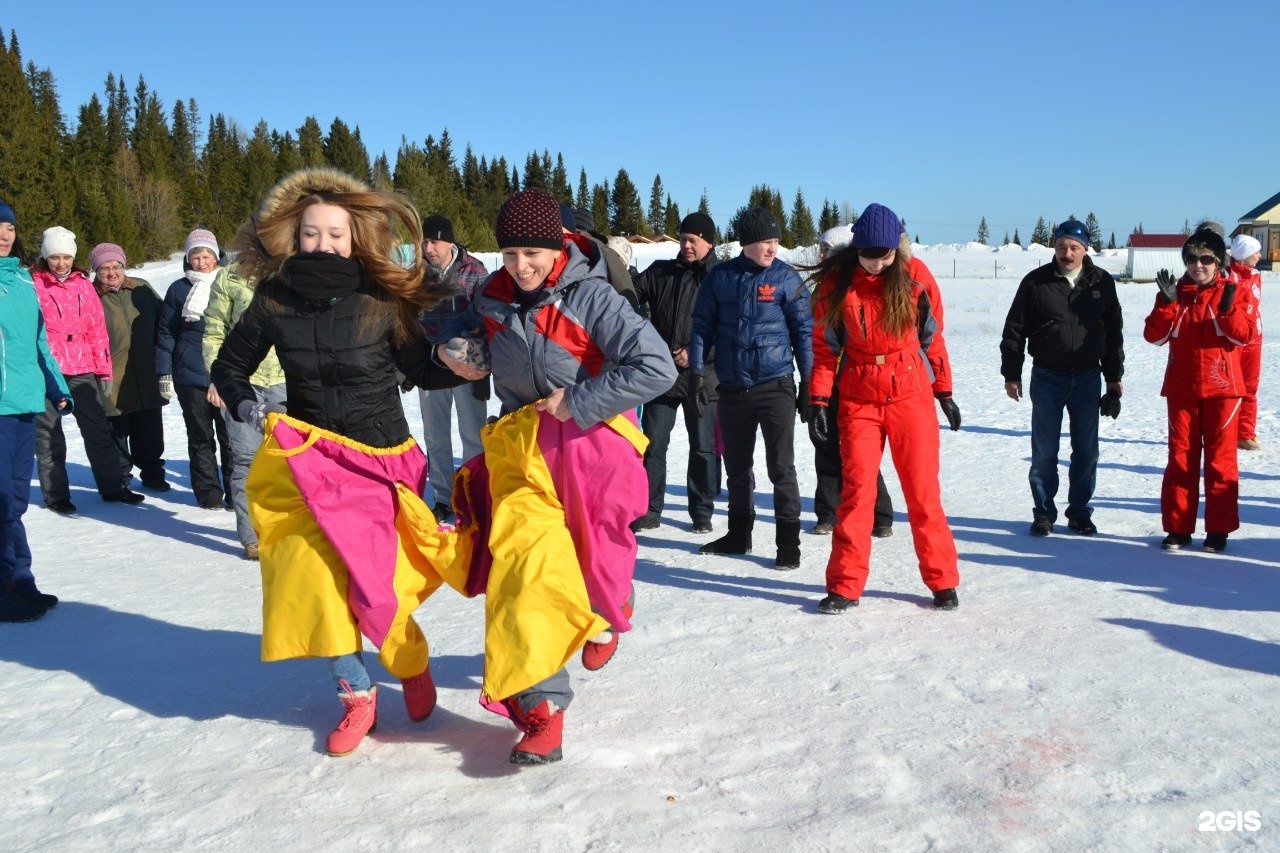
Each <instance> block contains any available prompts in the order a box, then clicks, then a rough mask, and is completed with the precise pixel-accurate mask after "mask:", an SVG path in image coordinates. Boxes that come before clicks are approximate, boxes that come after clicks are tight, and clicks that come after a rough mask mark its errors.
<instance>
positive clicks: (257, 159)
mask: <svg viewBox="0 0 1280 853" xmlns="http://www.w3.org/2000/svg"><path fill="white" fill-rule="evenodd" d="M275 182H276V152H275V148H274V146H272V144H271V128H270V126H268V125H267V123H266V122H265V121H259V122H258V123H257V124H256V125H254V127H253V135H252V136H250V137H249V141H248V142H247V143H246V144H245V148H244V192H243V194H242V196H241V198H242V203H241V205H240V208H239V210H237V211H235V212H236V213H238V214H239V216H237V217H236V219H238V220H240V219H244V218H248V215H249V213H250V211H252V210H253V209H254V208H256V207H257V206H258V205H259V204H260V203H261V202H262V200H263V198H265V197H266V195H267V191H268V190H270V189H271V187H272V186H273V185H274V184H275ZM237 227H238V226H237Z"/></svg>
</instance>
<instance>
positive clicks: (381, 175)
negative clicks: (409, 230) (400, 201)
mask: <svg viewBox="0 0 1280 853" xmlns="http://www.w3.org/2000/svg"><path fill="white" fill-rule="evenodd" d="M251 144H252V141H251ZM373 188H374V189H377V190H389V189H392V186H391V164H390V163H389V162H388V161H387V154H386V152H385V151H379V152H378V156H377V157H374V158H373Z"/></svg>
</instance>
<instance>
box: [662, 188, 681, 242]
mask: <svg viewBox="0 0 1280 853" xmlns="http://www.w3.org/2000/svg"><path fill="white" fill-rule="evenodd" d="M661 231H662V233H663V234H666V235H667V236H668V237H673V238H677V239H678V235H679V234H680V205H678V204H676V203H675V202H674V201H672V200H671V193H667V211H666V217H665V219H664V220H663V223H662V229H661Z"/></svg>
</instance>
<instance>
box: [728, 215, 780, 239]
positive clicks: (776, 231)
mask: <svg viewBox="0 0 1280 853" xmlns="http://www.w3.org/2000/svg"><path fill="white" fill-rule="evenodd" d="M781 239H782V227H781V226H779V225H778V220H777V219H776V218H775V217H774V215H773V214H772V213H770V212H769V211H768V210H767V209H765V208H763V207H753V208H751V209H750V210H748V211H747V212H746V213H744V214H742V218H741V219H739V220H738V242H739V243H741V244H742V245H744V246H750V245H751V244H752V243H759V242H761V241H763V240H781Z"/></svg>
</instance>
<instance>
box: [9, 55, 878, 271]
mask: <svg viewBox="0 0 1280 853" xmlns="http://www.w3.org/2000/svg"><path fill="white" fill-rule="evenodd" d="M0 32H2V30H0ZM203 125H204V122H203V120H202V118H201V115H200V109H199V106H198V105H197V103H196V99H195V98H189V99H188V100H186V101H182V100H179V101H176V102H175V103H174V104H173V107H172V109H170V110H167V111H166V109H165V107H164V104H163V102H162V101H161V100H160V97H159V95H158V94H157V93H156V92H154V91H152V90H151V89H150V88H149V87H148V86H147V83H146V80H145V79H144V78H143V77H142V76H141V75H139V77H138V81H137V84H136V85H135V86H134V87H133V93H132V95H131V94H130V92H129V88H128V86H127V85H126V84H125V81H124V79H123V78H117V77H116V76H115V74H114V73H108V74H107V76H106V82H105V85H104V88H103V97H102V98H101V99H100V98H99V97H98V96H97V95H96V94H95V95H93V96H91V97H90V99H89V102H88V103H86V104H82V105H81V106H80V107H79V109H78V110H77V111H76V121H75V129H74V130H70V129H68V126H67V121H66V119H65V118H64V115H63V112H62V109H61V107H60V106H59V103H58V92H57V87H56V85H55V83H54V76H53V73H52V72H51V71H50V70H49V69H47V68H43V69H42V68H37V67H36V65H35V63H33V62H27V63H26V64H25V66H24V64H23V60H22V55H21V51H20V50H19V47H18V36H17V33H16V32H14V31H10V34H9V40H8V44H7V46H6V45H5V44H4V39H3V38H2V37H0V199H3V200H5V201H7V202H9V203H10V204H11V205H13V207H14V209H15V210H16V211H17V213H18V220H19V227H20V236H21V237H22V238H23V240H24V242H25V243H26V245H27V247H28V248H29V249H30V248H34V247H38V246H39V236H40V233H41V231H43V230H44V229H45V228H47V227H49V226H52V225H62V226H65V227H67V228H70V229H71V230H72V231H74V232H75V233H76V234H77V235H78V237H79V244H78V245H79V247H80V250H81V260H83V259H84V258H87V256H88V249H89V248H90V247H92V246H93V245H94V244H96V243H99V242H104V241H105V242H112V243H118V244H120V246H122V247H123V248H124V250H125V252H126V253H127V254H128V256H129V259H130V261H131V263H140V262H142V261H144V260H150V259H155V258H161V257H166V256H168V255H169V253H171V252H172V251H173V250H174V249H175V248H177V247H180V246H181V245H182V241H183V237H184V235H185V234H186V233H187V232H188V231H189V230H191V229H192V228H197V227H200V228H208V229H209V230H211V231H213V232H214V234H216V235H217V236H218V238H219V240H221V241H223V242H224V243H225V242H229V241H230V239H231V237H232V235H233V234H234V233H235V231H236V229H237V228H238V227H239V226H240V225H241V224H242V223H243V222H244V221H245V220H246V219H247V218H248V217H249V215H250V214H251V213H252V211H253V210H254V208H255V207H256V206H257V204H258V203H259V202H260V201H261V200H262V197H263V196H264V195H265V193H266V191H267V190H268V189H270V188H271V186H272V185H273V184H274V183H275V182H276V181H277V180H278V179H279V178H280V177H281V176H283V175H285V174H287V173H289V172H291V171H293V170H294V169H298V168H300V167H303V166H316V165H328V166H334V167H337V168H339V169H342V170H344V171H346V172H350V173H351V174H352V175H355V176H356V177H359V178H361V179H363V180H365V181H367V182H369V183H371V184H373V185H374V186H378V187H382V188H394V189H396V190H399V191H401V192H403V193H405V194H406V195H407V196H408V197H409V198H410V199H411V200H412V201H413V203H414V204H415V205H416V206H417V208H418V210H419V212H420V213H421V214H422V215H423V216H427V215H430V214H434V213H439V214H444V215H445V216H448V217H449V218H450V219H451V220H452V221H453V226H454V233H455V234H456V236H457V238H458V241H459V242H460V243H462V244H464V245H466V246H468V247H470V248H472V249H474V250H476V251H493V250H495V249H496V248H497V241H496V239H495V238H494V234H493V223H494V220H495V219H496V217H497V213H498V208H499V207H500V206H501V205H502V202H503V201H504V200H505V199H506V198H507V197H508V196H510V195H511V194H512V193H514V192H517V191H519V190H520V189H522V188H528V187H540V188H545V189H547V190H549V191H551V192H552V193H554V194H555V195H556V196H557V197H558V198H559V199H561V200H562V201H566V202H569V203H570V204H572V205H573V206H574V207H578V208H586V209H588V210H590V211H591V213H592V216H593V218H594V220H595V224H596V229H597V230H599V231H601V232H603V233H606V234H640V235H644V236H652V235H654V234H658V233H666V234H670V235H673V236H674V235H675V234H676V233H677V231H678V225H679V222H680V220H681V218H682V213H681V208H680V206H679V205H677V204H676V202H675V201H674V200H673V199H672V198H671V194H670V193H668V192H666V191H665V189H664V188H663V185H662V177H661V175H655V176H654V179H653V184H652V186H651V189H650V192H649V200H648V204H647V205H644V204H643V203H642V201H641V197H640V191H639V190H638V189H637V188H636V185H635V183H634V182H633V181H632V179H631V177H630V175H628V173H627V170H626V169H624V168H620V169H618V171H617V174H616V175H614V176H613V179H612V181H610V180H609V179H607V178H606V179H604V180H602V181H599V182H593V181H590V180H588V178H587V173H586V170H585V169H579V171H578V176H577V181H576V186H575V185H574V184H571V182H570V178H569V170H568V169H567V167H566V166H565V162H564V157H563V155H561V154H559V153H557V154H556V155H555V156H554V157H552V155H551V153H550V152H549V151H548V150H547V149H545V148H544V149H543V150H542V151H541V153H539V152H538V151H532V152H530V153H529V154H527V155H525V157H524V160H523V163H520V164H517V163H515V162H508V160H507V158H506V157H504V156H496V157H486V156H484V155H481V156H480V157H479V158H477V157H476V155H475V153H474V152H473V151H472V150H471V146H470V145H467V146H466V150H465V151H464V152H463V155H462V162H461V165H459V163H458V160H457V157H456V155H455V153H454V150H453V140H452V139H451V138H450V136H449V131H448V130H447V129H446V130H443V131H442V132H441V134H440V137H439V139H436V138H434V137H432V136H428V137H427V138H426V140H425V141H424V142H423V143H422V144H419V143H417V142H411V141H409V140H407V139H404V138H403V137H402V138H401V142H400V147H399V150H397V151H396V155H395V162H394V163H392V162H389V161H388V159H387V156H386V154H384V153H382V154H379V155H378V156H377V157H375V158H374V159H372V160H370V158H369V151H368V149H367V148H366V147H365V144H364V142H363V140H361V138H360V128H359V127H358V126H357V127H356V128H355V129H352V128H351V126H349V125H348V124H347V123H346V122H345V121H343V120H342V119H340V118H334V119H333V121H332V123H331V124H330V125H329V130H328V133H325V131H324V130H323V129H322V128H321V126H320V123H319V122H318V121H317V120H316V119H315V118H314V117H310V116H309V117H308V118H307V119H306V120H305V121H304V122H303V123H302V126H301V127H299V128H297V129H296V130H285V131H284V132H281V131H279V130H275V129H273V128H271V127H270V126H269V125H268V124H267V123H266V122H265V121H259V122H258V123H257V124H256V125H255V126H254V128H253V131H252V132H251V133H246V132H245V131H244V130H243V129H242V128H241V127H240V126H239V125H238V124H237V123H236V121H235V119H234V118H228V117H226V116H225V115H223V114H222V113H218V114H216V115H214V116H213V117H212V118H210V119H209V120H208V122H207V130H205V129H203ZM757 204H758V205H763V206H765V207H768V208H769V209H770V210H772V211H773V213H774V215H775V216H777V218H778V221H779V222H780V223H782V226H783V240H782V242H783V244H784V245H787V246H797V245H802V246H804V245H811V244H813V243H814V242H815V241H816V239H817V234H818V233H820V232H822V231H824V230H826V229H827V228H830V227H833V226H835V225H838V224H842V223H845V222H850V221H852V220H853V218H854V215H855V211H854V210H853V208H852V207H851V206H850V205H848V204H847V203H845V204H842V205H837V204H836V203H834V202H830V201H825V200H824V201H823V205H822V211H821V213H820V214H819V216H818V220H817V223H816V224H815V222H814V217H813V215H812V213H811V212H810V210H809V207H808V205H807V203H806V202H805V198H804V194H803V192H801V191H800V190H797V191H796V194H795V196H794V198H793V201H792V203H791V205H790V207H789V209H788V208H787V207H785V206H784V203H783V200H782V194H781V192H779V191H778V190H776V189H773V188H771V187H769V186H767V185H764V184H761V185H757V186H756V187H754V188H753V189H752V191H751V194H750V197H749V198H748V201H747V204H745V205H743V206H742V207H740V208H739V209H738V211H737V212H736V213H735V214H734V216H733V217H732V218H731V219H730V220H729V221H728V222H720V223H717V224H718V225H719V226H720V228H721V229H722V234H721V237H722V239H724V240H726V241H727V240H732V239H733V237H734V231H735V225H736V223H737V221H738V217H739V216H740V215H741V214H742V212H743V211H745V210H746V209H747V208H748V207H751V206H753V205H757ZM693 209H694V208H692V207H687V206H686V207H685V208H684V212H685V213H686V214H687V213H689V212H690V211H692V210H693ZM696 209H698V210H701V211H703V212H704V213H709V212H710V204H709V203H708V200H707V196H706V193H705V192H704V193H703V194H702V197H701V198H700V199H699V202H698V205H697V208H696Z"/></svg>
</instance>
